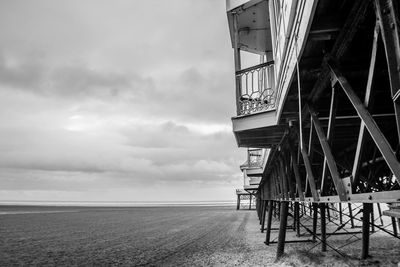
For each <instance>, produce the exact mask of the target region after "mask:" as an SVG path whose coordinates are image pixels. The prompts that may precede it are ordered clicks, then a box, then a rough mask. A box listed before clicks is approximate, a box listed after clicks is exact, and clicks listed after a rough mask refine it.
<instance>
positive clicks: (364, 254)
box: [361, 203, 372, 260]
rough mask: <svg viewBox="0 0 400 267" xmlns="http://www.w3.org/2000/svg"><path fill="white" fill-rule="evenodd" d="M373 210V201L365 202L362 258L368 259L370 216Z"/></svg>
mask: <svg viewBox="0 0 400 267" xmlns="http://www.w3.org/2000/svg"><path fill="white" fill-rule="evenodd" d="M371 211H372V203H363V217H362V249H361V259H363V260H364V259H366V258H367V257H368V252H369V230H370V218H371Z"/></svg>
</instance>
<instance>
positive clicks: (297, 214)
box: [295, 202, 300, 236]
mask: <svg viewBox="0 0 400 267" xmlns="http://www.w3.org/2000/svg"><path fill="white" fill-rule="evenodd" d="M295 207H296V210H297V212H296V236H300V204H299V202H295Z"/></svg>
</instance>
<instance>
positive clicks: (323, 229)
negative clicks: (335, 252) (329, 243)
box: [319, 203, 326, 252]
mask: <svg viewBox="0 0 400 267" xmlns="http://www.w3.org/2000/svg"><path fill="white" fill-rule="evenodd" d="M319 208H320V213H321V242H322V244H321V251H323V252H325V251H326V217H325V208H326V207H325V203H320V204H319Z"/></svg>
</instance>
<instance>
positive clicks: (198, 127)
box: [183, 123, 232, 135]
mask: <svg viewBox="0 0 400 267" xmlns="http://www.w3.org/2000/svg"><path fill="white" fill-rule="evenodd" d="M183 125H184V126H186V127H187V128H188V129H189V130H191V131H193V132H197V133H200V134H206V135H207V134H214V133H219V132H226V133H227V132H231V131H232V127H231V126H230V125H228V124H210V123H207V124H206V123H186V124H183Z"/></svg>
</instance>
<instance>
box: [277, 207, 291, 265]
mask: <svg viewBox="0 0 400 267" xmlns="http://www.w3.org/2000/svg"><path fill="white" fill-rule="evenodd" d="M288 209H289V202H287V201H282V202H281V211H280V224H279V236H278V247H277V250H276V258H277V259H279V258H280V257H282V255H283V252H284V251H285V239H286V227H287V217H288Z"/></svg>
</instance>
